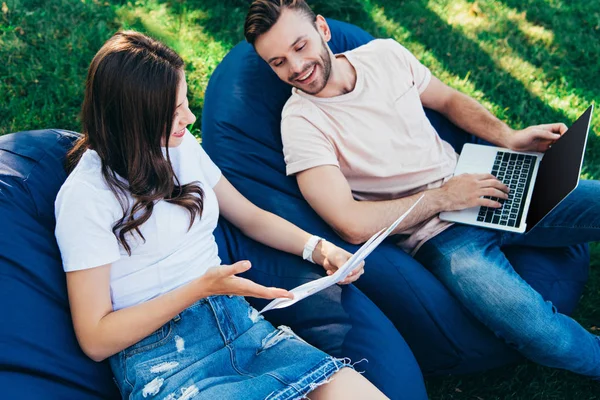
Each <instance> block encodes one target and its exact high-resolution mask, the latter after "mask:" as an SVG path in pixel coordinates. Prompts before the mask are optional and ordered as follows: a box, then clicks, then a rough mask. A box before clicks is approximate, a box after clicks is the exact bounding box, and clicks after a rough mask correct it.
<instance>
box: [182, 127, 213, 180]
mask: <svg viewBox="0 0 600 400" xmlns="http://www.w3.org/2000/svg"><path fill="white" fill-rule="evenodd" d="M185 141H186V142H185V146H187V147H186V156H185V162H184V165H183V166H182V168H191V169H192V170H196V168H197V164H196V163H197V162H198V161H200V169H201V174H202V175H203V176H204V179H206V183H208V185H209V186H210V187H211V188H214V187H215V185H216V184H217V183H218V182H219V179H221V170H220V169H219V167H217V165H216V164H215V163H214V162H213V160H211V158H210V156H209V155H208V154H206V151H204V149H203V148H202V146H201V145H200V143H198V140H197V139H196V137H195V136H194V135H192V133H191V132H190V131H186V137H185ZM191 163H194V165H191Z"/></svg>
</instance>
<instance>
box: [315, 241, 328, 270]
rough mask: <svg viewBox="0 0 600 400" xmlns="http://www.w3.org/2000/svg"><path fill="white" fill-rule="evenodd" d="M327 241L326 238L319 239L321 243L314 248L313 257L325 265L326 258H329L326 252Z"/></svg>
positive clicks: (316, 262)
mask: <svg viewBox="0 0 600 400" xmlns="http://www.w3.org/2000/svg"><path fill="white" fill-rule="evenodd" d="M325 243H327V241H326V240H325V239H321V240H319V243H317V245H316V246H315V249H314V250H313V253H312V258H313V262H314V263H315V264H319V265H323V263H324V262H325V258H327V255H326V253H325Z"/></svg>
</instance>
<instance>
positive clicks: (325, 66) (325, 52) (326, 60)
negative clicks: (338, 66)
mask: <svg viewBox="0 0 600 400" xmlns="http://www.w3.org/2000/svg"><path fill="white" fill-rule="evenodd" d="M319 58H320V61H313V62H311V63H310V64H308V65H307V67H306V68H303V72H301V73H299V74H294V75H292V77H290V81H291V82H294V83H295V82H296V79H298V77H299V76H302V75H303V74H305V73H306V72H307V71H310V69H311V68H313V66H315V65H318V66H319V67H320V69H322V70H323V74H322V78H323V79H322V81H321V82H319V78H318V77H317V78H316V79H315V80H314V81H313V82H311V83H310V84H309V85H303V86H302V87H300V86H297V85H295V84H292V85H293V86H294V87H295V88H297V89H299V90H302V91H303V92H304V93H308V94H311V95H315V94H317V93H319V92H321V91H322V90H323V89H325V86H327V82H329V77H330V76H331V55H330V54H329V49H328V48H327V44H326V43H325V41H324V40H323V39H322V38H321V53H320V54H319ZM314 85H318V86H314Z"/></svg>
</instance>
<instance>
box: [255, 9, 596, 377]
mask: <svg viewBox="0 0 600 400" xmlns="http://www.w3.org/2000/svg"><path fill="white" fill-rule="evenodd" d="M245 36H246V39H247V40H248V42H249V43H251V44H252V45H253V46H254V48H255V50H256V52H257V53H258V54H259V55H260V56H261V57H262V58H263V59H264V60H265V61H266V62H267V63H268V64H269V65H270V66H271V68H272V69H273V71H274V72H275V73H276V74H277V75H278V76H279V78H280V79H281V80H283V81H284V82H287V83H289V84H290V85H292V86H294V89H293V91H292V96H291V97H290V99H289V100H288V102H287V103H286V105H285V107H284V109H283V112H282V122H281V132H282V140H283V145H284V155H285V161H286V165H287V173H288V175H295V176H296V178H297V181H298V185H299V187H300V189H301V191H302V193H303V195H304V197H305V198H306V200H307V201H308V202H309V203H310V204H311V206H312V207H313V208H314V209H315V210H316V212H317V213H319V215H320V216H321V217H322V218H323V219H324V220H325V221H326V222H327V223H329V225H331V226H332V227H333V229H335V230H336V232H338V233H339V235H340V236H341V237H342V238H344V239H345V240H347V241H349V242H351V243H362V242H364V241H365V240H366V239H367V238H369V237H370V236H371V235H372V234H373V233H375V232H377V231H378V230H380V229H381V228H383V227H385V226H388V225H389V224H390V223H391V222H392V221H394V220H395V219H396V218H397V216H398V215H400V214H402V213H403V212H404V211H405V210H406V209H407V208H408V207H410V206H411V205H412V204H413V203H414V202H415V200H416V199H417V198H418V197H420V196H421V195H422V194H424V195H425V197H424V198H423V200H422V201H421V202H420V204H419V205H418V206H417V208H415V210H414V211H413V212H412V213H411V214H410V215H409V216H408V218H406V219H405V220H404V221H403V222H402V224H400V226H398V228H397V229H396V231H395V232H394V233H396V234H398V235H401V236H400V237H401V240H400V242H399V246H400V247H401V248H402V249H404V250H405V251H407V252H408V253H410V254H412V255H413V256H414V257H415V258H416V259H417V260H418V261H420V262H421V263H422V264H423V265H425V266H426V267H427V268H428V269H430V270H431V272H432V273H434V274H435V275H436V276H437V278H438V279H439V280H440V281H442V282H443V283H444V284H445V286H446V287H447V288H448V289H449V290H450V291H451V292H452V293H453V294H454V295H455V296H456V297H457V298H458V299H459V301H461V302H462V304H464V306H465V307H467V308H468V309H469V310H470V311H471V312H472V313H473V314H474V315H475V317H477V318H478V319H479V320H480V321H481V322H482V323H484V324H485V325H486V326H487V327H488V328H490V329H491V330H492V331H493V332H494V333H495V334H496V335H497V336H499V337H501V338H502V339H504V340H505V341H506V342H507V343H509V344H511V345H513V346H514V347H515V348H516V349H517V350H519V351H520V352H521V353H522V354H523V355H525V356H526V357H528V358H529V359H531V360H533V361H535V362H538V363H540V364H543V365H546V366H552V367H556V368H563V369H567V370H570V371H573V372H576V373H580V374H583V375H586V376H590V377H593V378H598V379H600V340H599V338H598V337H596V336H594V335H592V334H591V333H589V332H587V331H586V330H585V329H584V328H582V327H581V326H580V325H579V324H577V323H576V322H575V321H574V320H572V319H571V318H569V317H567V316H565V315H562V314H560V313H558V312H557V311H556V309H555V308H554V307H553V305H552V304H550V303H547V302H545V301H544V300H543V298H542V297H541V296H540V295H539V294H538V293H537V292H536V291H535V290H534V289H533V288H531V287H530V286H529V285H528V284H527V283H526V282H525V281H523V280H522V279H521V278H520V277H519V275H518V274H517V273H516V272H515V271H514V269H513V268H512V266H511V265H510V263H509V261H508V260H507V259H506V257H505V256H504V253H503V252H502V250H501V247H502V246H509V245H529V246H540V247H543V246H548V247H554V246H562V245H571V244H575V243H584V242H587V241H593V240H599V239H600V228H599V227H600V203H599V202H598V201H597V199H598V197H599V196H600V184H599V183H598V182H596V181H582V182H581V183H580V185H579V188H578V189H577V190H576V191H575V192H574V193H572V194H571V195H570V196H569V197H568V198H567V199H565V201H563V202H562V203H561V204H560V206H559V207H557V209H556V210H554V211H553V212H552V213H551V214H550V215H548V216H547V217H546V218H545V219H544V220H543V221H542V222H541V223H540V224H539V225H538V226H537V227H536V228H535V229H534V230H532V231H531V232H529V233H528V234H526V235H523V234H515V233H501V232H499V231H494V230H488V229H483V228H477V227H471V226H464V225H453V224H450V223H447V222H444V221H441V220H440V219H439V217H438V214H439V213H440V212H442V211H452V210H461V209H465V208H469V207H475V206H487V207H494V208H498V207H501V204H500V203H499V202H497V201H494V200H491V199H489V197H492V198H497V199H506V198H507V197H508V188H507V187H506V186H505V185H504V184H503V183H502V182H500V181H498V180H497V179H496V178H495V177H494V176H492V175H488V174H482V175H472V174H468V175H460V176H456V177H452V175H453V171H454V168H455V166H456V154H455V152H454V150H453V149H452V147H451V146H450V145H449V144H448V143H446V142H444V141H443V140H441V139H440V137H439V136H438V134H437V132H435V129H434V128H433V127H432V126H431V124H430V123H429V121H428V119H427V117H426V115H425V113H424V110H423V107H428V108H431V109H434V110H437V111H439V112H441V113H442V114H444V115H445V116H446V117H448V118H449V119H450V120H451V121H452V122H454V123H455V124H456V125H458V126H460V127H461V128H463V129H464V130H466V131H468V132H471V133H473V134H475V135H476V136H478V137H480V138H482V139H485V140H487V141H489V142H492V143H494V144H496V145H498V146H501V147H507V148H510V149H513V150H520V151H539V152H543V151H545V150H547V149H548V148H549V146H551V144H552V143H553V142H554V141H556V140H557V139H558V138H559V137H560V135H561V134H562V133H564V132H565V131H566V130H567V127H566V126H565V125H564V124H560V123H556V124H548V125H538V126H531V127H528V128H526V129H524V130H520V131H515V130H512V129H511V128H509V127H508V126H507V125H506V124H504V123H503V122H501V121H500V120H498V119H497V118H496V117H494V116H493V115H492V114H490V113H489V112H488V111H487V110H486V109H485V108H484V107H483V106H481V105H480V104H479V103H477V102H476V101H475V100H473V99H471V98H470V97H468V96H466V95H464V94H462V93H459V92H458V91H456V90H454V89H452V88H450V87H448V86H447V85H445V84H444V83H442V82H440V81H439V80H438V79H437V78H436V77H434V76H432V75H431V73H430V71H429V70H428V69H427V68H426V67H425V66H423V65H422V64H421V63H420V62H419V61H418V60H417V59H416V58H415V57H414V56H413V55H412V54H411V53H410V52H409V51H408V50H407V49H405V48H404V47H402V46H401V45H400V44H398V43H397V42H395V41H394V40H391V39H388V40H374V41H372V42H371V43H369V44H367V45H364V46H361V47H359V48H357V49H355V50H352V51H349V52H346V53H344V54H337V55H334V54H333V53H332V52H331V50H330V49H329V47H328V45H327V42H328V41H329V39H330V36H331V35H330V31H329V27H328V26H327V23H326V21H325V20H324V18H323V17H321V16H315V14H314V13H313V12H312V10H311V9H310V7H308V6H307V5H306V3H305V2H304V0H256V1H254V2H253V3H252V5H251V6H250V11H249V13H248V16H247V18H246V24H245ZM484 196H486V197H487V198H486V197H484Z"/></svg>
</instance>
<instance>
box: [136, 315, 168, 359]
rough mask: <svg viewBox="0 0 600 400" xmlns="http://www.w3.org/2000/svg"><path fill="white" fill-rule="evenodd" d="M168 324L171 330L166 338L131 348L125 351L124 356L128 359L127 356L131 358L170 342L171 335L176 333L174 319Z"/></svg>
mask: <svg viewBox="0 0 600 400" xmlns="http://www.w3.org/2000/svg"><path fill="white" fill-rule="evenodd" d="M168 324H169V331H168V332H167V334H166V335H165V337H164V338H162V339H160V340H158V341H157V342H154V343H151V344H148V345H146V346H142V347H139V348H137V349H133V350H131V351H129V352H125V353H124V358H125V359H127V358H130V357H132V356H135V355H137V354H140V353H144V352H146V351H148V350H152V349H155V348H157V347H160V346H162V345H163V344H165V343H166V342H168V341H169V340H170V339H171V337H172V336H173V333H174V329H173V321H172V320H171V321H169V322H168ZM142 340H143V339H142Z"/></svg>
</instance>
